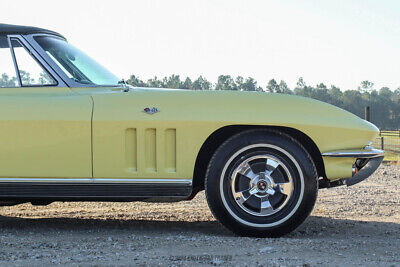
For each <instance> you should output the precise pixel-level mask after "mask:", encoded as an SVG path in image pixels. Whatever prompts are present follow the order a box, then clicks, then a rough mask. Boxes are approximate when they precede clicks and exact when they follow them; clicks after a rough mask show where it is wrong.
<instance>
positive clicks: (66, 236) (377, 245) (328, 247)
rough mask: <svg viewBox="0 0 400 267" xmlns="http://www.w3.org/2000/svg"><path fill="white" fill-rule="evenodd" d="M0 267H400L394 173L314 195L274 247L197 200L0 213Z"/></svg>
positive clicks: (399, 204) (385, 170) (398, 188)
mask: <svg viewBox="0 0 400 267" xmlns="http://www.w3.org/2000/svg"><path fill="white" fill-rule="evenodd" d="M0 229H1V230H0V264H1V265H10V264H13V265H24V266H25V265H50V264H51V265H53V264H67V265H136V264H137V265H177V266H179V265H195V264H196V265H228V264H234V265H239V266H244V265H248V266H254V265H268V266H271V265H272V266H273V265H285V266H298V265H302V266H309V265H311V266H312V265H317V264H324V265H325V264H327V265H341V266H342V265H352V264H357V265H370V266H375V265H379V266H381V265H384V266H400V166H394V165H384V166H381V167H380V169H378V171H377V172H376V173H375V174H374V175H373V177H370V178H369V179H368V180H366V181H364V182H363V183H361V184H358V185H355V186H353V187H350V188H346V187H339V188H334V189H329V190H326V189H324V190H320V192H319V199H318V202H317V204H316V206H315V209H314V211H313V213H312V215H311V216H310V217H309V218H308V219H307V220H306V221H305V222H304V223H303V224H302V225H301V226H300V227H299V228H298V229H297V230H296V231H295V232H293V233H291V234H289V235H287V236H285V237H284V238H278V239H257V238H243V237H237V236H233V235H232V234H231V233H230V232H229V231H227V230H225V229H224V228H223V227H222V226H221V225H220V224H218V223H217V222H216V221H215V219H214V218H213V217H212V215H211V213H210V211H209V210H208V207H207V204H206V201H205V197H204V193H200V194H198V196H197V197H196V198H195V199H194V200H192V201H185V202H179V203H172V204H171V203H140V202H137V203H106V202H98V203H93V202H76V203H60V202H57V203H52V204H51V205H48V206H32V205H30V204H22V205H17V206H13V207H0Z"/></svg>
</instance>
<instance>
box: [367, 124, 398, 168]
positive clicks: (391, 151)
mask: <svg viewBox="0 0 400 267" xmlns="http://www.w3.org/2000/svg"><path fill="white" fill-rule="evenodd" d="M382 138H383V149H384V150H385V152H386V153H385V158H384V160H385V161H400V131H381V133H380V135H379V137H377V138H376V140H375V141H374V142H373V146H374V147H376V148H382Z"/></svg>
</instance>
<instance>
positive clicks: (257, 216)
mask: <svg viewBox="0 0 400 267" xmlns="http://www.w3.org/2000/svg"><path fill="white" fill-rule="evenodd" d="M268 158H271V159H272V160H270V161H269V159H268ZM264 159H265V162H266V163H263V164H265V167H264V169H265V170H264V173H268V174H269V176H268V175H267V174H264V173H263V171H262V168H263V167H262V166H263V165H260V164H262V160H264ZM268 162H270V163H272V164H271V165H275V166H277V167H273V168H272V171H270V170H271V166H270V165H268V164H269V163H268ZM274 162H275V163H274ZM250 163H251V164H252V165H250ZM244 167H246V168H247V169H246V170H247V172H245V171H242V170H244V169H243V168H244ZM256 168H257V169H258V170H256V171H253V169H256ZM260 168H261V169H260ZM238 170H239V171H238ZM260 170H261V171H260ZM258 171H260V172H258ZM242 173H249V174H246V175H244V174H242ZM250 174H251V175H250ZM267 176H268V177H269V178H268V179H267V178H265V179H267V180H264V178H263V177H267ZM272 176H275V178H273V177H272ZM285 176H287V177H286V178H285ZM236 177H238V178H236ZM251 177H253V178H251ZM260 177H261V178H260ZM236 179H237V180H238V181H236ZM246 179H247V180H246ZM278 179H283V180H284V181H283V182H282V181H281V182H280V183H277V182H276V180H278ZM289 179H290V180H289ZM243 181H244V182H243ZM247 181H249V182H247ZM255 181H258V182H257V183H256V184H255ZM243 183H244V186H245V187H249V189H246V190H242V191H241V190H240V189H238V190H236V188H237V187H240V186H242V187H243V185H241V184H243ZM247 183H249V184H248V185H247ZM284 183H285V184H290V185H288V187H287V188H288V189H287V190H286V191H285V190H284V189H282V188H283V187H282V185H283V184H284ZM263 184H264V185H263ZM265 184H267V186H265ZM266 187H268V188H271V190H272V191H267V192H271V194H268V193H265V191H263V190H265V188H266ZM250 188H252V189H250ZM205 190H206V197H207V202H208V205H209V207H210V209H211V212H212V213H213V215H214V217H215V218H216V219H217V220H218V221H219V222H220V223H221V224H222V225H224V226H225V227H227V228H228V229H229V230H231V231H232V232H234V233H235V234H237V235H240V236H251V237H280V236H283V235H285V234H287V233H289V232H291V231H293V230H294V229H295V228H296V227H298V226H299V225H300V224H301V223H302V222H303V221H304V220H305V219H306V218H307V217H308V215H309V214H310V213H311V211H312V209H313V207H314V204H315V201H316V198H317V193H318V177H317V171H316V168H315V165H314V162H313V161H312V159H311V157H310V155H309V153H308V152H307V150H306V149H304V147H303V146H302V145H301V144H300V143H299V142H297V141H296V140H295V139H293V138H292V137H290V136H289V135H287V134H284V133H281V132H279V131H273V130H263V129H255V130H247V131H243V132H241V133H238V134H236V135H234V136H233V137H231V138H229V139H228V140H226V141H225V142H224V143H223V144H222V145H221V146H220V147H219V148H218V149H217V150H216V152H215V153H214V155H213V157H212V159H211V161H210V163H209V165H208V169H207V172H206V178H205ZM236 191H238V192H236ZM244 191H246V192H244ZM249 192H250V193H249ZM254 192H255V193H254ZM245 193H246V194H247V195H246V196H245ZM237 194H239V195H240V197H237V196H238V195H237ZM234 195H235V197H234ZM276 198H277V199H278V200H274V199H276ZM250 200H251V201H250ZM272 200H274V203H273V204H271V203H272ZM250 202H251V203H250ZM263 202H265V203H266V204H263ZM254 203H256V204H254ZM278 204H279V205H280V206H279V210H278V208H276V209H275V207H276V206H278ZM258 205H260V206H259V207H258ZM268 205H269V206H268ZM274 205H275V206H274ZM265 207H267V208H265ZM274 212H275V213H274ZM265 214H268V215H265ZM269 214H271V215H269Z"/></svg>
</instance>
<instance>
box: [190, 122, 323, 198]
mask: <svg viewBox="0 0 400 267" xmlns="http://www.w3.org/2000/svg"><path fill="white" fill-rule="evenodd" d="M257 128H259V129H271V130H278V131H280V132H283V133H286V134H288V135H290V136H291V137H293V138H294V139H296V140H297V141H298V142H299V143H300V144H302V145H303V147H304V148H305V149H306V150H307V151H308V153H310V155H311V157H312V159H313V161H314V164H315V166H316V168H317V173H318V177H323V178H326V174H325V167H324V162H323V160H322V156H321V152H320V151H319V149H318V147H317V145H316V144H315V143H314V141H313V140H311V138H310V137H308V136H307V135H306V134H304V133H303V132H301V131H299V130H296V129H293V128H289V127H280V126H256V125H232V126H225V127H222V128H220V129H218V130H216V131H215V132H213V133H212V134H211V135H210V136H209V137H208V138H207V140H206V141H205V142H204V144H203V145H202V147H201V148H200V151H199V153H198V155H197V158H196V163H195V166H194V173H193V191H194V192H198V191H200V190H203V189H204V179H205V175H206V171H207V167H208V163H209V162H210V160H211V157H212V156H213V155H214V153H215V151H216V150H217V148H218V147H219V146H220V145H221V144H222V143H223V142H224V141H225V140H227V139H228V138H229V137H231V136H233V135H235V134H237V133H239V132H241V131H245V130H249V129H257Z"/></svg>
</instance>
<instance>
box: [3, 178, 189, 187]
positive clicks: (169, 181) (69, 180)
mask: <svg viewBox="0 0 400 267" xmlns="http://www.w3.org/2000/svg"><path fill="white" fill-rule="evenodd" d="M2 182H3V183H4V182H6V183H9V182H24V183H30V182H32V183H37V182H43V183H95V184H96V183H100V184H105V183H110V184H113V183H129V184H132V183H133V184H157V183H160V184H182V185H192V180H190V179H130V178H127V179H120V178H118V179H112V178H99V179H97V178H95V179H93V178H0V183H2Z"/></svg>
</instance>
